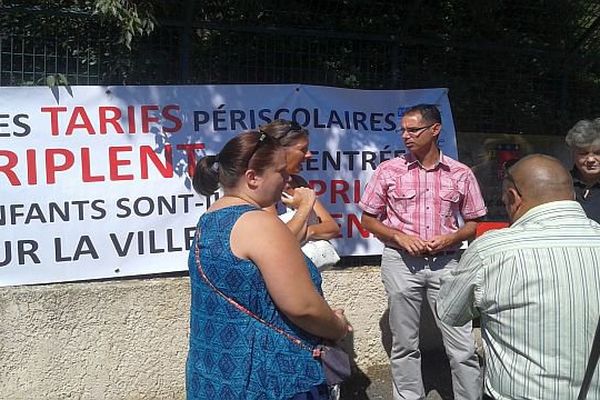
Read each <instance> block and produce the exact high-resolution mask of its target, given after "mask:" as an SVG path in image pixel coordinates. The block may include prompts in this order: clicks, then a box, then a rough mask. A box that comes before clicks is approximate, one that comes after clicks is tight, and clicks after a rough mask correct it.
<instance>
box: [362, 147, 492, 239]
mask: <svg viewBox="0 0 600 400" xmlns="http://www.w3.org/2000/svg"><path fill="white" fill-rule="evenodd" d="M359 206H360V207H361V208H362V209H363V210H364V211H366V212H368V213H369V214H373V215H376V216H378V217H379V218H380V219H381V222H382V223H383V224H384V225H385V226H387V227H389V228H393V229H396V230H398V231H400V232H402V233H404V234H408V235H414V236H418V237H420V238H421V239H423V240H430V239H432V238H433V237H435V236H439V235H445V234H448V233H452V232H456V231H457V230H458V228H459V225H458V224H459V218H462V219H464V220H472V219H476V218H479V217H482V216H484V215H485V214H486V212H487V210H486V207H485V203H484V201H483V197H482V196H481V191H480V189H479V185H478V184H477V179H476V178H475V175H474V174H473V172H472V171H471V170H470V169H469V167H467V166H466V165H464V164H462V163H460V162H458V161H456V160H453V159H452V158H450V157H447V156H445V155H443V154H442V153H441V152H440V161H439V162H438V164H437V165H436V166H435V167H434V168H432V169H425V168H423V166H422V165H421V164H420V163H419V161H418V160H417V159H416V158H415V157H414V156H413V155H412V154H410V153H409V154H405V155H403V156H401V157H397V158H394V159H392V160H388V161H385V162H383V163H381V164H380V165H379V167H378V168H377V169H376V170H375V173H374V174H373V176H372V177H371V179H370V180H369V183H368V184H367V186H366V188H365V192H364V193H363V195H362V197H361V200H360V202H359Z"/></svg>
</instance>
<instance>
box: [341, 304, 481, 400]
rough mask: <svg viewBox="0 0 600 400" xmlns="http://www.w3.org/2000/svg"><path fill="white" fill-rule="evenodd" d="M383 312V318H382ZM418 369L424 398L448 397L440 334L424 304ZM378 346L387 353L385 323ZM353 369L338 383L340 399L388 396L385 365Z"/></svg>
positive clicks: (448, 380) (477, 339) (444, 399)
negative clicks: (365, 369) (419, 365)
mask: <svg viewBox="0 0 600 400" xmlns="http://www.w3.org/2000/svg"><path fill="white" fill-rule="evenodd" d="M385 318H387V316H385V317H384V318H383V321H385ZM421 318H422V320H421V335H420V343H421V370H422V374H423V386H425V393H426V394H427V400H452V399H454V396H453V395H452V378H451V376H450V365H449V364H448V358H447V357H446V353H445V351H444V350H443V345H442V337H441V335H440V333H439V331H438V330H437V328H436V327H435V322H434V320H433V316H432V315H431V312H430V310H429V308H428V307H423V309H422V313H421ZM381 330H382V346H383V347H384V348H385V349H386V352H387V353H388V355H389V352H390V348H391V334H390V332H389V326H388V325H387V324H386V323H382V324H381ZM474 336H475V342H476V344H477V348H478V349H477V350H478V353H479V356H480V357H481V356H482V349H481V334H480V330H479V329H478V328H476V329H475V330H474ZM356 369H357V372H356V373H355V374H354V375H353V376H352V377H351V378H350V379H349V380H348V381H347V382H345V383H344V384H343V386H342V392H341V393H342V395H341V400H392V383H391V378H390V369H389V365H378V366H373V367H370V368H369V370H367V371H361V370H360V369H358V368H356Z"/></svg>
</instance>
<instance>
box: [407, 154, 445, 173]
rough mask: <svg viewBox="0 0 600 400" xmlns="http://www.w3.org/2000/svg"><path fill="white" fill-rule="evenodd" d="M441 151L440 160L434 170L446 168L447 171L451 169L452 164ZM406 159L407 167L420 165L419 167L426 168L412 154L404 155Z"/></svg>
mask: <svg viewBox="0 0 600 400" xmlns="http://www.w3.org/2000/svg"><path fill="white" fill-rule="evenodd" d="M439 151H440V158H439V159H438V162H437V163H436V164H435V166H434V167H433V168H432V170H434V169H436V168H437V167H438V166H441V167H444V168H445V169H448V168H450V164H449V163H448V157H447V156H446V155H444V153H443V152H442V149H439ZM404 159H405V160H406V165H407V166H408V167H411V166H412V165H418V166H419V167H421V168H424V167H423V165H422V164H421V162H420V161H419V160H417V158H416V157H415V156H414V155H413V154H412V153H410V152H409V153H405V154H404Z"/></svg>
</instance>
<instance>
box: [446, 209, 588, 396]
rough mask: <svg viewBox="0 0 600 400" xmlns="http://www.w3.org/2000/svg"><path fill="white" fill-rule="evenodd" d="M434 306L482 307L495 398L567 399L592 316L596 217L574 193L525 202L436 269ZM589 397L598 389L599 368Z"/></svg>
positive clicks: (475, 313) (460, 315)
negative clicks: (504, 224)
mask: <svg viewBox="0 0 600 400" xmlns="http://www.w3.org/2000/svg"><path fill="white" fill-rule="evenodd" d="M441 281H442V283H441V289H440V295H439V299H438V303H437V311H438V315H439V317H440V319H441V320H442V321H444V322H446V323H449V324H452V325H462V324H464V323H465V322H467V321H469V320H471V319H473V318H475V317H479V316H480V317H481V327H482V335H483V339H484V349H485V358H486V368H487V370H486V378H485V387H486V390H487V392H488V393H489V394H490V395H491V396H493V397H494V398H495V399H544V400H546V399H560V400H563V399H575V398H576V397H577V393H578V392H579V388H580V387H581V383H582V379H583V375H584V372H585V367H586V365H587V360H588V356H589V354H590V350H591V346H592V340H593V337H594V332H595V330H596V325H597V324H598V318H599V316H600V225H599V224H598V223H596V222H594V221H592V220H590V219H588V218H587V217H586V215H585V213H584V211H583V209H582V208H581V206H580V205H579V204H578V203H577V202H575V201H556V202H551V203H546V204H543V205H540V206H537V207H534V208H532V209H531V210H529V211H528V212H527V213H525V214H524V215H523V216H522V217H521V218H519V219H518V220H517V221H516V222H515V223H514V224H513V225H512V226H511V227H509V228H506V229H500V230H496V231H490V232H487V233H486V234H484V235H483V236H482V237H480V238H479V239H477V240H475V241H474V242H473V243H472V244H471V245H470V246H469V248H468V249H467V250H466V252H465V253H464V254H463V256H462V258H461V260H460V263H459V265H458V267H457V268H456V269H455V270H454V271H452V272H451V273H449V274H446V275H444V276H443V277H442V279H441ZM588 399H600V372H599V371H598V370H596V374H595V375H594V377H593V379H592V383H591V386H590V391H589V394H588Z"/></svg>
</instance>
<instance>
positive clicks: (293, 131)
mask: <svg viewBox="0 0 600 400" xmlns="http://www.w3.org/2000/svg"><path fill="white" fill-rule="evenodd" d="M259 131H260V132H264V133H266V134H267V135H268V136H270V137H272V138H273V139H275V140H277V141H278V142H279V144H281V145H282V146H284V147H287V146H291V145H293V144H294V143H296V141H297V140H298V139H300V138H301V137H308V130H307V129H305V128H303V127H302V126H301V125H300V124H298V123H297V122H296V121H288V120H286V119H276V120H274V121H272V122H269V123H268V124H265V125H261V126H260V127H259Z"/></svg>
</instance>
